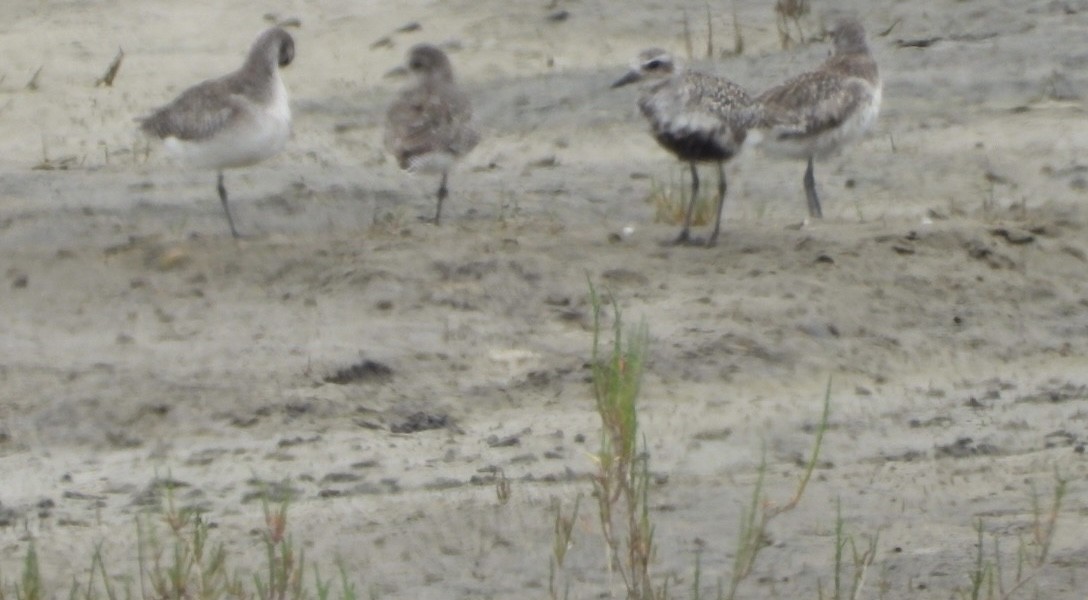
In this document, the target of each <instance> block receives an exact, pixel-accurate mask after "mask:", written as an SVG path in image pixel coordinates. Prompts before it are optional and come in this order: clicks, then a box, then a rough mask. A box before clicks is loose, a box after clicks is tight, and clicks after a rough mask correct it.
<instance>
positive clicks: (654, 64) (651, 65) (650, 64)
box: [646, 58, 661, 71]
mask: <svg viewBox="0 0 1088 600" xmlns="http://www.w3.org/2000/svg"><path fill="white" fill-rule="evenodd" d="M646 68H647V69H649V70H651V71H652V70H654V69H660V68H661V61H660V60H658V59H656V58H655V59H653V60H651V61H647V62H646Z"/></svg>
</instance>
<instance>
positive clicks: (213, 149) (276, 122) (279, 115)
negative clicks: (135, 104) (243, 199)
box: [139, 27, 295, 238]
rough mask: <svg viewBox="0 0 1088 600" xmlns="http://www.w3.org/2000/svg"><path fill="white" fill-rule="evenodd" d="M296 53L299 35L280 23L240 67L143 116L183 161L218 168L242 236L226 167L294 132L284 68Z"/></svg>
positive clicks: (246, 161)
mask: <svg viewBox="0 0 1088 600" xmlns="http://www.w3.org/2000/svg"><path fill="white" fill-rule="evenodd" d="M294 58H295V41H294V39H292V37H291V35H290V34H289V33H287V32H286V31H284V30H283V29H281V28H279V27H273V28H271V29H268V30H266V31H264V32H263V33H261V35H260V36H259V37H258V38H257V41H255V42H254V43H253V46H252V47H251V48H250V50H249V55H248V56H247V57H246V61H245V63H244V64H243V65H242V67H241V68H240V69H238V70H237V71H234V72H233V73H230V74H228V75H224V76H223V77H219V78H217V79H210V80H208V81H204V82H202V83H199V84H197V85H194V86H193V87H191V88H189V89H187V90H185V91H184V92H182V93H181V94H180V95H179V96H178V97H177V98H175V99H174V100H173V101H172V102H171V103H169V104H167V105H166V106H163V107H162V108H160V109H158V110H156V111H155V112H153V113H152V114H151V115H150V116H147V117H144V118H142V119H139V122H140V129H141V130H142V131H143V132H144V133H146V134H147V135H149V136H152V137H155V138H158V139H161V140H163V142H164V144H165V146H166V149H167V151H168V152H169V153H170V154H172V155H174V156H176V157H177V158H179V159H180V160H181V161H182V162H183V163H185V164H187V165H189V166H192V167H197V168H205V169H215V170H216V171H218V175H219V176H218V180H217V183H216V190H217V191H218V192H219V201H220V202H221V203H222V204H223V212H225V213H226V215H227V224H228V225H229V226H230V233H231V235H233V236H234V237H236V238H237V237H238V230H237V229H236V228H235V227H234V218H233V217H231V214H230V206H229V205H228V203H227V189H226V187H224V185H223V169H229V168H235V167H245V166H249V165H253V164H256V163H258V162H260V161H262V160H265V159H267V158H270V157H272V156H274V155H276V154H277V153H279V151H280V150H282V149H283V147H284V145H285V144H286V143H287V139H288V138H289V137H290V136H291V107H290V106H289V105H288V101H287V88H286V87H285V86H284V85H283V80H282V79H281V78H280V72H279V70H280V68H282V67H286V66H287V65H289V64H291V61H292V60H294Z"/></svg>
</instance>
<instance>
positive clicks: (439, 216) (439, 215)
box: [434, 171, 449, 225]
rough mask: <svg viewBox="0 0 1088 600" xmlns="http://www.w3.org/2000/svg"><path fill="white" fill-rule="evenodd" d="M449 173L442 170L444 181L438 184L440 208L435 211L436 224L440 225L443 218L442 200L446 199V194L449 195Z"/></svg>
mask: <svg viewBox="0 0 1088 600" xmlns="http://www.w3.org/2000/svg"><path fill="white" fill-rule="evenodd" d="M448 175H449V173H448V172H447V171H442V183H440V184H438V208H436V209H435V211H434V224H435V225H438V223H439V221H440V220H441V219H442V201H443V200H445V199H446V196H449V190H448V189H446V178H447V177H448Z"/></svg>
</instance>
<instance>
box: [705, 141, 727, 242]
mask: <svg viewBox="0 0 1088 600" xmlns="http://www.w3.org/2000/svg"><path fill="white" fill-rule="evenodd" d="M727 189H728V188H727V186H726V183H725V164H724V163H722V162H721V161H719V162H718V216H717V218H716V219H715V220H714V232H713V233H711V234H710V237H709V238H707V240H706V245H707V246H713V245H714V244H717V243H718V231H719V230H721V228H722V208H723V207H724V206H725V192H726V190H727Z"/></svg>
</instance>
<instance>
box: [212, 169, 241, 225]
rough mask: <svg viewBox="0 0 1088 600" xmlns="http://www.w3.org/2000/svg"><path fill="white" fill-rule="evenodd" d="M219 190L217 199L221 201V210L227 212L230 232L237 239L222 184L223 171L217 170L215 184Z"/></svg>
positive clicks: (224, 188) (225, 189) (225, 191)
mask: <svg viewBox="0 0 1088 600" xmlns="http://www.w3.org/2000/svg"><path fill="white" fill-rule="evenodd" d="M215 189H217V190H219V201H220V202H222V203H223V212H225V213H227V224H228V225H230V234H231V235H232V236H234V237H235V239H237V238H238V237H239V236H238V230H237V229H235V228H234V218H233V217H231V216H230V205H229V204H227V188H226V187H225V186H224V185H223V172H222V171H220V172H219V181H218V183H217V184H216V186H215Z"/></svg>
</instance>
